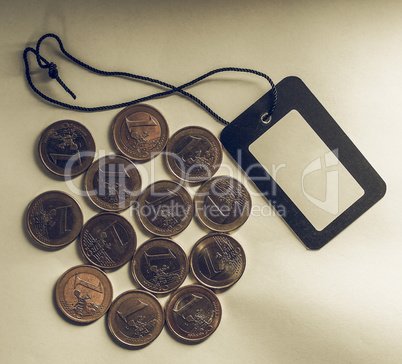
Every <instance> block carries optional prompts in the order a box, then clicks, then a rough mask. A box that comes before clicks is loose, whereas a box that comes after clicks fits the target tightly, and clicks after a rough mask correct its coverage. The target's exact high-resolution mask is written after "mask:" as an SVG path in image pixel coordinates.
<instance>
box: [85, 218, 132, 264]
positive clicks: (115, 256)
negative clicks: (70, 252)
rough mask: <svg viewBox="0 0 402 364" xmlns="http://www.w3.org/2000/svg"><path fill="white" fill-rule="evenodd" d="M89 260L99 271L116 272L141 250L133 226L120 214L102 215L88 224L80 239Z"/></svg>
mask: <svg viewBox="0 0 402 364" xmlns="http://www.w3.org/2000/svg"><path fill="white" fill-rule="evenodd" d="M80 245H81V251H82V253H83V255H84V256H85V258H86V259H87V260H88V261H89V262H91V263H92V264H94V265H96V266H97V267H99V268H104V269H106V268H109V269H114V268H118V267H121V266H122V265H124V264H125V263H127V262H128V261H129V260H130V259H131V258H132V256H133V254H134V252H135V249H136V247H137V237H136V234H135V231H134V228H133V227H132V225H131V224H130V223H129V222H128V221H127V220H126V219H125V218H124V217H123V216H120V215H118V214H116V213H110V212H109V213H107V212H104V213H100V214H98V215H96V216H94V217H92V218H91V219H90V220H88V221H87V222H86V224H85V225H84V227H83V228H82V232H81V238H80Z"/></svg>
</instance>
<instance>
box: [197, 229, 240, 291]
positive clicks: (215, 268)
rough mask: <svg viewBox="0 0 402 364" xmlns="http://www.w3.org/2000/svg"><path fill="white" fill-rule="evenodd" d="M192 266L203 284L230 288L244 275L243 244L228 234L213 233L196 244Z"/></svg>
mask: <svg viewBox="0 0 402 364" xmlns="http://www.w3.org/2000/svg"><path fill="white" fill-rule="evenodd" d="M190 267H191V271H192V273H193V275H194V277H195V278H196V279H197V281H198V282H200V283H201V284H203V285H205V286H207V287H209V288H214V289H223V288H228V287H230V286H232V285H233V284H235V283H236V282H237V281H238V280H239V279H240V277H241V276H242V274H243V272H244V269H245V267H246V256H245V254H244V250H243V248H242V246H241V245H240V244H239V242H238V241H237V240H235V239H234V238H233V237H231V236H230V235H228V234H223V233H211V234H208V235H206V236H204V237H203V238H201V239H200V240H198V241H197V243H196V244H195V245H194V247H193V249H192V251H191V254H190Z"/></svg>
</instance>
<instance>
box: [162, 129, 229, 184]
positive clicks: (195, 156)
mask: <svg viewBox="0 0 402 364" xmlns="http://www.w3.org/2000/svg"><path fill="white" fill-rule="evenodd" d="M221 162H222V145H221V143H220V141H219V140H218V139H217V138H216V136H215V135H213V134H212V133H211V132H210V131H209V130H207V129H204V128H201V127H198V126H189V127H186V128H183V129H180V130H179V131H177V132H176V133H174V134H173V135H172V136H171V138H170V139H169V141H168V143H167V145H166V163H167V166H168V168H169V170H170V172H171V173H172V174H173V175H174V176H176V177H177V178H179V179H181V180H183V181H187V182H192V183H197V182H202V181H206V180H207V179H208V178H211V177H212V176H213V175H214V174H215V173H216V171H217V170H218V169H219V166H220V164H221Z"/></svg>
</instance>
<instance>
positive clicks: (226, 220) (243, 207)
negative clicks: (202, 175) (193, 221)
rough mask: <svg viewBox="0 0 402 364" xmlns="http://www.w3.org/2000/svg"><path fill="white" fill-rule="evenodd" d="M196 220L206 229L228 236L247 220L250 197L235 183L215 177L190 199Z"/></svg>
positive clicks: (232, 180)
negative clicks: (226, 233) (225, 233)
mask: <svg viewBox="0 0 402 364" xmlns="http://www.w3.org/2000/svg"><path fill="white" fill-rule="evenodd" d="M194 203H195V212H196V215H197V217H198V220H199V221H200V222H201V223H202V224H203V225H205V226H206V227H207V228H209V229H211V230H214V231H220V232H228V231H232V230H234V229H237V228H238V227H240V226H241V225H243V224H244V223H245V222H246V220H247V219H248V217H249V215H250V212H251V197H250V194H249V193H248V191H247V189H246V188H245V187H244V186H243V184H241V183H240V182H239V181H238V180H236V179H234V178H232V177H229V176H218V177H214V178H211V179H210V180H208V181H207V182H205V183H204V184H203V185H202V186H201V187H200V188H199V189H198V191H197V192H196V194H195V197H194Z"/></svg>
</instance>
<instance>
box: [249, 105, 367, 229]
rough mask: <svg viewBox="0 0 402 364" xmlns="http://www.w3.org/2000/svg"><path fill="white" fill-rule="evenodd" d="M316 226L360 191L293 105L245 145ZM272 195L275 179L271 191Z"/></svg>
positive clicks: (322, 224)
mask: <svg viewBox="0 0 402 364" xmlns="http://www.w3.org/2000/svg"><path fill="white" fill-rule="evenodd" d="M249 150H250V152H251V153H252V154H253V155H254V157H255V158H256V159H257V160H258V162H259V163H260V164H261V165H262V166H263V167H264V168H265V169H266V170H267V171H268V173H269V174H270V175H271V177H272V178H273V180H275V181H276V183H277V184H278V185H279V186H280V187H281V188H282V190H283V191H284V192H285V193H286V194H287V195H288V196H289V198H290V199H291V200H292V201H293V202H294V204H295V205H296V206H297V207H298V208H299V210H300V211H301V212H302V213H303V214H304V216H305V217H306V218H307V219H308V220H309V221H310V222H311V224H312V225H313V226H314V228H315V229H316V230H317V231H322V230H323V229H324V228H325V227H326V226H328V224H330V223H331V222H332V221H333V220H335V219H336V218H337V217H338V216H339V215H341V214H342V213H343V212H344V211H345V210H346V209H347V208H348V207H350V206H351V205H352V204H354V203H355V202H356V201H357V200H358V199H359V198H361V197H362V196H363V195H364V190H363V188H362V187H361V186H360V185H359V183H358V182H357V181H356V180H355V179H354V178H353V177H352V175H351V174H350V173H349V171H348V170H347V169H346V168H345V167H344V166H343V164H342V163H341V162H340V161H339V160H338V157H337V154H338V151H337V150H333V151H331V150H330V149H329V148H328V147H327V146H326V144H325V143H324V142H323V141H322V140H321V139H320V138H319V136H318V135H317V134H316V133H315V132H314V130H313V129H312V128H311V127H310V125H309V124H308V123H307V122H306V121H305V120H304V118H303V117H302V116H301V115H300V113H299V112H297V111H296V110H292V111H290V112H289V113H288V114H286V115H285V116H284V117H283V118H282V119H281V120H280V121H279V122H277V123H276V124H275V125H273V126H272V127H271V128H270V129H269V130H268V131H267V132H266V133H264V134H263V135H262V136H261V137H259V138H258V139H257V140H256V141H254V142H253V143H252V144H250V146H249ZM269 192H270V194H271V196H270V199H271V200H274V199H275V184H273V187H272V191H269Z"/></svg>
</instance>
